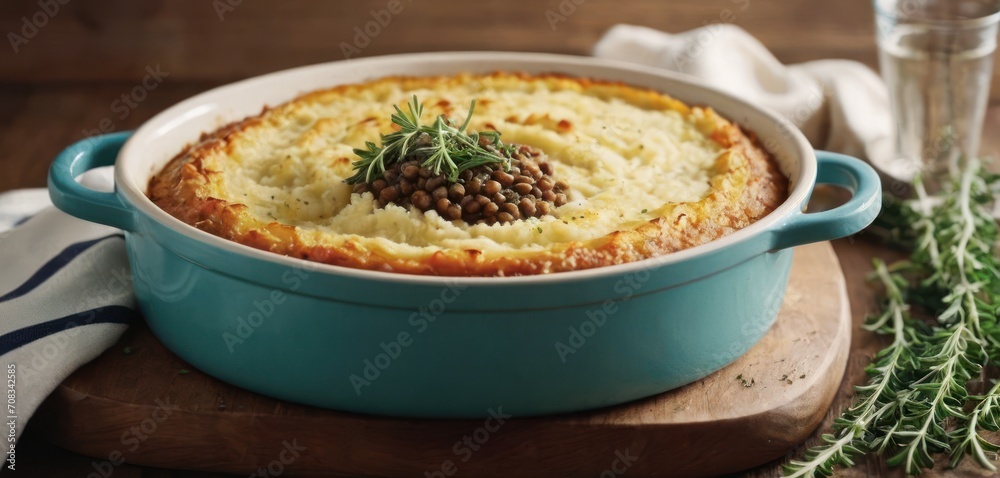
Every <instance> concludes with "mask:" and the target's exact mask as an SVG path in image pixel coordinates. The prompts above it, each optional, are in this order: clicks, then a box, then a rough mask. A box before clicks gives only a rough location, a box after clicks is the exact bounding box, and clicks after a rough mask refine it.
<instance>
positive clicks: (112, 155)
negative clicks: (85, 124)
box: [49, 131, 135, 231]
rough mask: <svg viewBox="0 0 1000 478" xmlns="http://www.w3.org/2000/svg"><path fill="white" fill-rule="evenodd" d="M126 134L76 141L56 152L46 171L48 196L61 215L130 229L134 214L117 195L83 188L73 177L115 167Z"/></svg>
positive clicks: (129, 133) (127, 134)
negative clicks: (93, 170) (62, 212)
mask: <svg viewBox="0 0 1000 478" xmlns="http://www.w3.org/2000/svg"><path fill="white" fill-rule="evenodd" d="M131 135H132V133H131V132H130V131H124V132H120V133H112V134H105V135H100V136H94V137H91V138H86V139H83V140H80V141H77V142H76V143H74V144H73V145H71V146H70V147H68V148H66V149H64V150H63V152H61V153H59V156H57V157H56V160H55V161H54V162H53V163H52V167H50V168H49V197H50V198H52V203H53V204H55V205H56V207H58V208H59V209H61V210H63V211H64V212H66V213H68V214H70V215H73V216H76V217H78V218H80V219H84V220H87V221H91V222H96V223H99V224H106V225H108V226H112V227H117V228H119V229H123V230H126V231H132V230H133V229H134V220H135V219H134V217H135V216H134V214H133V212H132V209H131V208H129V206H128V205H126V204H125V203H124V202H122V200H121V198H120V197H119V196H118V194H117V192H114V193H105V192H98V191H94V190H93V189H87V188H86V187H84V186H83V185H81V184H80V183H78V182H77V181H76V178H77V176H79V175H81V174H83V173H84V172H86V171H88V170H90V169H94V168H97V167H101V166H110V165H112V164H115V160H116V159H117V158H118V151H119V150H121V148H122V145H123V144H124V143H125V140H126V139H128V137H129V136H131Z"/></svg>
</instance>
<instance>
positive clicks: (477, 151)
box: [344, 95, 514, 184]
mask: <svg viewBox="0 0 1000 478" xmlns="http://www.w3.org/2000/svg"><path fill="white" fill-rule="evenodd" d="M393 109H394V110H395V111H396V112H395V113H393V114H392V115H391V116H390V119H391V120H392V122H393V123H394V124H395V125H397V126H399V131H395V132H392V133H389V134H384V135H382V136H381V137H380V142H381V146H379V145H376V144H375V143H373V142H370V141H369V142H366V143H365V148H364V149H355V150H354V154H355V155H357V156H358V160H357V161H354V162H353V163H351V164H352V166H353V167H354V170H355V173H354V175H353V176H351V177H349V178H347V179H345V180H344V182H346V183H348V184H358V183H366V182H367V183H370V182H372V181H374V180H376V179H378V178H379V177H381V175H382V174H383V173H384V172H385V170H386V168H387V167H389V166H391V165H392V164H394V163H397V162H399V161H403V160H404V158H414V159H418V160H419V161H420V164H421V165H422V166H426V167H427V168H429V169H430V170H431V171H433V172H434V174H442V173H444V174H445V175H446V176H447V178H448V180H449V181H450V182H456V181H457V180H458V176H459V174H461V172H462V171H465V170H466V169H469V168H474V167H477V166H482V165H486V164H493V163H500V164H501V166H502V167H503V168H504V170H505V171H506V170H509V169H510V158H511V157H512V156H513V154H514V148H513V146H512V145H506V144H504V143H503V142H502V141H500V133H499V132H497V131H482V132H479V133H467V132H466V129H467V128H468V126H469V122H470V121H471V120H472V115H473V113H475V110H476V101H475V100H472V102H471V103H470V105H469V112H468V114H467V115H466V117H465V121H464V122H463V123H462V125H461V126H460V127H458V128H456V127H454V126H453V125H452V122H451V120H449V119H447V118H445V117H444V116H438V117H437V118H435V119H434V121H433V122H431V123H430V124H421V122H420V118H421V116H422V115H423V111H424V106H423V104H422V103H420V101H419V100H418V99H417V97H416V95H414V96H413V97H412V98H411V99H410V102H409V103H407V105H406V111H403V109H402V108H400V107H399V106H398V105H393ZM481 138H485V139H486V141H485V143H486V145H485V146H484V145H483V141H480V139H481Z"/></svg>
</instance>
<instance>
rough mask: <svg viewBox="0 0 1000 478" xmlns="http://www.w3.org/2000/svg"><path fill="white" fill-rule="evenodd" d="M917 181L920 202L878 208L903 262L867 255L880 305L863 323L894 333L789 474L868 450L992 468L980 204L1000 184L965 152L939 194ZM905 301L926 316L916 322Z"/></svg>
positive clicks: (995, 391) (986, 228)
mask: <svg viewBox="0 0 1000 478" xmlns="http://www.w3.org/2000/svg"><path fill="white" fill-rule="evenodd" d="M914 186H915V190H916V191H917V198H916V199H914V200H909V201H894V202H893V203H892V204H890V206H892V207H889V208H887V209H886V211H887V212H892V213H894V214H895V215H894V216H893V217H891V218H890V220H889V221H887V222H888V223H891V224H892V225H893V226H892V230H891V234H890V235H891V237H892V239H893V241H894V242H896V243H897V244H903V245H907V246H909V247H910V248H911V255H910V258H909V259H907V260H905V261H900V262H898V263H895V264H893V265H891V266H885V265H884V264H882V263H881V262H880V261H876V263H875V276H876V277H878V278H879V280H880V282H881V283H882V284H883V286H884V288H885V294H886V301H885V303H884V306H883V310H882V313H881V314H880V315H879V316H877V317H876V318H875V319H874V320H870V321H869V326H870V328H874V329H875V330H876V332H879V333H883V334H886V333H888V334H892V335H893V341H892V343H891V344H889V346H888V347H886V348H885V349H883V350H882V351H880V352H879V353H878V354H877V355H876V356H875V358H874V363H873V364H872V365H871V366H869V368H868V371H869V375H870V377H871V378H870V379H869V382H868V385H866V386H864V387H857V388H856V401H855V405H853V406H851V407H850V408H849V409H847V410H846V411H844V413H843V414H842V416H841V417H840V418H838V419H837V420H836V421H835V422H834V427H833V428H834V434H833V435H825V436H824V437H823V440H824V442H825V444H823V445H820V446H817V447H813V448H812V449H810V450H808V451H807V452H806V455H805V456H806V460H804V461H792V462H790V463H789V465H787V466H786V467H785V473H786V475H788V476H795V477H813V476H829V475H831V474H832V473H833V471H834V468H835V467H837V466H844V467H849V466H853V464H854V461H853V458H856V457H857V456H859V455H862V454H864V453H867V452H874V453H878V454H880V455H885V456H887V457H888V458H887V460H886V463H887V464H889V465H890V466H902V467H903V468H904V470H905V471H906V472H907V473H909V474H918V473H920V472H921V470H923V469H925V468H930V467H933V466H934V462H935V457H936V455H938V454H943V453H949V454H950V457H951V465H952V466H957V465H958V464H959V463H960V462H961V461H962V459H963V458H964V457H965V456H966V455H972V456H973V457H975V459H976V461H977V462H978V463H979V464H980V465H981V466H983V467H984V468H988V469H990V470H994V469H995V466H994V464H993V463H992V462H991V460H990V457H989V456H988V455H987V453H988V452H996V451H1000V447H998V446H996V445H994V444H992V443H990V442H989V441H987V440H986V439H985V438H984V437H983V434H982V433H983V432H984V431H986V430H990V431H996V430H997V429H998V428H1000V382H998V383H997V384H994V385H993V386H992V387H989V385H988V383H989V382H988V379H989V377H986V376H985V368H984V367H985V366H986V365H987V364H989V363H992V364H994V365H997V364H998V362H1000V327H998V321H997V311H998V307H1000V272H998V271H1000V260H998V259H997V257H996V255H995V254H994V252H993V249H994V246H995V244H996V243H997V239H998V231H997V225H996V222H995V221H994V219H993V218H992V215H991V214H990V211H989V209H988V206H990V204H991V203H992V202H993V194H994V193H995V192H997V191H998V187H1000V180H998V177H997V176H996V175H993V174H990V173H987V172H985V171H983V170H982V168H981V165H980V163H979V162H978V161H976V160H970V161H969V163H968V165H967V166H966V168H964V169H963V170H962V171H961V172H960V175H959V176H958V177H956V178H954V179H953V181H952V183H950V184H949V185H948V186H946V188H945V190H944V192H943V193H942V194H941V196H940V197H939V198H937V200H936V202H932V201H931V200H930V199H929V198H928V196H927V194H926V192H925V191H924V189H923V187H922V184H921V183H920V181H919V179H918V180H917V181H916V182H915V184H914ZM905 225H909V228H906V226H905ZM911 309H916V310H919V311H921V312H922V313H923V314H925V315H927V316H928V317H929V318H928V319H926V320H921V319H917V318H913V317H911V316H910V315H909V311H910V310H911ZM975 378H982V380H983V382H986V383H987V387H989V390H987V391H986V392H985V393H984V394H983V395H973V394H972V393H971V391H970V384H974V383H976V382H978V381H977V380H973V379H975ZM970 402H972V403H970Z"/></svg>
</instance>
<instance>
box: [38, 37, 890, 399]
mask: <svg viewBox="0 0 1000 478" xmlns="http://www.w3.org/2000/svg"><path fill="white" fill-rule="evenodd" d="M496 70H505V71H525V72H528V73H541V72H559V73H565V74H568V75H572V76H580V77H589V78H599V79H603V80H611V81H621V82H625V83H628V84H631V85H635V86H640V87H646V88H652V89H655V90H659V91H663V92H666V93H668V94H670V95H671V96H673V97H675V98H677V99H679V100H681V101H683V102H685V103H687V104H696V105H699V104H701V105H709V106H711V107H713V108H714V109H715V110H716V111H718V112H719V113H720V114H722V115H723V116H724V117H726V118H729V119H731V120H733V121H734V122H737V123H739V124H740V125H741V126H743V127H745V128H747V129H748V130H750V131H753V132H754V133H755V134H756V135H757V137H758V138H760V139H761V141H762V143H763V144H764V145H765V146H766V147H767V148H768V149H769V150H770V152H771V153H772V154H773V155H774V156H775V158H776V159H777V161H778V163H779V165H780V167H781V169H782V172H783V173H784V174H785V175H787V176H788V178H789V180H790V189H789V195H788V198H787V200H786V201H785V202H784V203H783V204H782V205H780V206H779V207H778V208H777V209H776V210H774V211H773V212H772V213H771V214H769V215H768V216H766V217H764V218H762V219H761V220H759V221H757V222H756V223H754V224H752V225H750V226H748V227H746V228H744V229H741V230H739V231H737V232H735V233H733V234H731V235H728V236H726V237H723V238H721V239H718V240H715V241H712V242H710V243H707V244H704V245H701V246H697V247H694V248H690V249H686V250H683V251H680V252H675V253H671V254H667V255H664V256H660V257H656V258H652V259H647V260H643V261H638V262H632V263H628V264H622V265H615V266H608V267H601V268H595V269H589V270H580V271H572V272H561V273H556V274H548V275H535V276H523V277H500V278H473V277H458V278H452V277H433V276H415V275H405V274H396V273H388V272H376V271H366V270H358V269H350V268H344V267H337V266H331V265H325V264H319V263H314V262H308V261H304V260H300V259H295V258H290V257H286V256H281V255H278V254H273V253H270V252H265V251H261V250H257V249H254V248H251V247H248V246H244V245H241V244H238V243H235V242H231V241H227V240H225V239H222V238H219V237H216V236H213V235H210V234H208V233H206V232H203V231H201V230H199V229H197V228H195V227H192V226H189V225H188V224H185V223H183V222H181V221H180V220H178V219H175V218H174V217H172V216H170V215H168V214H167V213H166V212H164V211H163V210H161V209H159V208H158V207H157V206H156V205H154V204H153V203H152V202H151V201H150V200H149V199H148V198H147V197H146V196H145V187H146V185H147V183H148V181H149V178H150V177H151V176H152V175H153V174H154V173H155V172H156V171H158V170H159V169H160V168H162V166H163V165H164V164H165V163H166V162H167V161H169V160H170V159H171V158H172V157H173V156H174V155H175V154H176V153H177V152H178V151H180V150H181V149H182V148H183V147H184V146H185V145H186V144H188V143H191V142H193V141H195V140H197V138H198V137H199V135H200V134H201V133H203V132H206V131H211V130H214V129H216V128H217V127H219V126H220V125H222V124H224V123H226V122H229V121H233V120H237V119H241V118H243V117H246V116H248V115H251V114H255V113H257V112H259V111H260V110H261V108H262V107H264V106H265V105H274V104H278V103H281V102H284V101H287V100H289V99H291V98H292V97H294V96H297V95H298V94H301V93H304V92H308V91H312V90H316V89H319V88H323V87H330V86H334V85H338V84H345V83H356V82H361V81H365V80H369V79H374V78H379V77H385V76H392V75H414V76H422V75H447V74H457V73H462V72H473V73H476V72H491V71H496ZM112 164H113V165H114V167H115V182H116V189H115V191H114V192H113V193H101V192H95V191H91V190H88V189H85V188H83V187H82V186H80V185H79V184H78V183H77V182H76V181H75V179H74V178H75V177H76V176H78V175H80V174H81V173H83V172H84V171H86V170H88V169H91V168H95V167H99V166H106V165H112ZM817 183H826V184H833V185H837V186H842V187H844V188H846V189H848V190H849V191H851V192H852V194H853V196H852V198H851V199H850V200H849V201H848V202H847V203H845V204H843V205H841V206H839V207H837V208H835V209H832V210H828V211H823V212H818V213H811V214H810V213H806V212H804V210H803V209H804V207H805V204H806V202H807V200H808V198H809V196H810V193H811V192H812V190H813V188H814V186H815V185H816V184H817ZM49 190H50V192H51V196H52V199H53V202H54V203H55V204H56V205H57V206H58V207H59V208H60V209H62V210H64V211H66V212H68V213H70V214H72V215H74V216H77V217H80V218H83V219H86V220H90V221H94V222H98V223H102V224H107V225H111V226H114V227H118V228H120V229H122V230H123V231H124V234H125V239H126V244H127V250H128V255H129V261H130V264H131V268H132V272H133V277H134V280H135V282H134V287H135V293H136V297H137V299H138V303H139V305H140V307H141V310H142V313H143V315H144V317H145V318H146V321H147V322H148V324H149V326H150V328H151V329H152V331H153V332H154V333H155V334H156V335H157V337H159V339H160V340H162V341H163V343H164V344H165V345H166V346H167V347H169V348H170V349H171V350H173V351H174V352H175V353H177V354H178V355H179V356H181V357H182V358H184V359H185V360H187V361H188V362H189V363H191V364H192V365H194V366H196V367H198V368H199V369H201V370H203V371H205V372H206V373H209V374H211V375H213V376H215V377H218V378H219V379H222V380H225V381H227V382H230V383H233V384H235V385H238V386H241V387H244V388H247V389H249V390H253V391H256V392H259V393H263V394H266V395H270V396H274V397H278V398H282V399H286V400H291V401H295V402H301V403H306V404H310V405H316V406H321V407H327V408H333V409H338V410H345V411H352V412H362V413H371V414H386V415H398V416H414V417H483V416H488V415H489V414H490V410H491V409H492V410H498V409H500V407H502V409H503V411H504V413H508V414H511V415H516V416H526V415H540V414H549V413H560V412H570V411H577V410H584V409H589V408H596V407H603V406H608V405H613V404H617V403H622V402H626V401H630V400H635V399H638V398H642V397H646V396H649V395H653V394H657V393H661V392H664V391H666V390H670V389H672V388H676V387H679V386H681V385H684V384H686V383H690V382H692V381H694V380H697V379H699V378H701V377H704V376H706V375H708V374H710V373H712V372H714V371H716V370H718V369H720V368H722V367H723V366H725V365H726V364H728V363H730V362H732V361H733V360H735V359H736V358H737V357H739V356H740V355H742V354H744V353H745V352H746V351H747V350H748V349H749V348H750V347H752V346H753V345H754V344H755V343H756V342H757V341H758V340H760V339H761V337H763V335H764V334H765V333H766V332H767V330H768V329H769V327H770V326H771V324H772V323H773V322H774V320H775V318H776V316H777V312H778V309H779V308H780V306H781V302H782V299H783V296H784V291H785V286H786V283H787V280H788V274H789V269H790V266H791V260H792V254H791V250H790V248H792V247H794V246H796V245H800V244H806V243H811V242H817V241H824V240H829V239H834V238H838V237H843V236H846V235H849V234H853V233H855V232H858V231H860V230H861V229H862V228H864V227H865V226H866V225H868V224H869V223H870V222H871V221H872V220H873V219H874V218H875V216H876V214H877V213H878V209H879V205H880V187H879V180H878V177H877V175H876V174H875V172H874V171H873V170H872V169H871V168H870V167H869V166H868V165H866V164H865V163H863V162H861V161H859V160H857V159H853V158H850V157H846V156H843V155H838V154H833V153H827V152H816V151H813V149H812V148H811V147H810V146H809V144H808V142H807V141H806V139H805V138H804V137H803V136H802V134H801V133H800V132H799V131H798V130H796V129H795V128H794V127H793V126H792V125H791V124H790V123H788V122H787V121H785V120H783V119H781V118H779V117H778V116H776V115H775V114H773V113H771V112H768V111H765V110H762V109H760V108H756V107H753V106H751V105H749V104H747V103H745V102H743V101H741V100H740V99H738V98H735V97H732V96H730V95H727V94H724V93H722V92H719V91H716V90H713V89H711V88H707V87H704V86H701V85H697V84H694V83H692V82H691V81H690V80H688V79H685V78H683V77H681V76H678V75H674V74H670V73H668V72H664V71H660V70H655V69H650V68H644V67H639V66H634V65H629V64H622V63H617V62H612V61H606V60H596V59H592V58H583V57H571V56H561V55H548V54H527V53H499V52H493V53H483V52H468V53H428V54H407V55H394V56H385V57H375V58H368V59H362V60H351V61H344V62H334V63H328V64H322V65H315V66H308V67H303V68H297V69H293V70H288V71H283V72H278V73H273V74H269V75H265V76H261V77H257V78H253V79H249V80H245V81H241V82H238V83H234V84H231V85H228V86H223V87H220V88H217V89H214V90H211V91H208V92H206V93H203V94H200V95H198V96H195V97H193V98H190V99H188V100H186V101H184V102H182V103H180V104H178V105H176V106H174V107H172V108H170V109H168V110H166V111H164V112H162V113H160V114H159V115H157V116H156V117H154V118H153V119H151V120H150V121H148V122H147V123H146V124H144V125H143V126H142V127H141V128H139V129H138V130H137V131H136V132H135V133H134V134H133V133H116V134H110V135H106V136H100V137H95V138H91V139H88V140H84V141H81V142H79V143H77V144H74V145H72V146H70V147H69V148H67V149H66V150H65V151H64V152H62V153H61V154H60V155H59V157H58V158H57V159H56V161H55V162H54V163H53V165H52V168H51V171H50V176H49Z"/></svg>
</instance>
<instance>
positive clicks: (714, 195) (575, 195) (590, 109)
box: [149, 73, 786, 275]
mask: <svg viewBox="0 0 1000 478" xmlns="http://www.w3.org/2000/svg"><path fill="white" fill-rule="evenodd" d="M414 94H416V95H417V96H418V97H419V98H420V100H421V101H422V102H423V103H424V105H425V109H426V110H425V112H424V115H425V117H433V116H436V115H439V114H445V115H447V116H449V117H451V118H454V119H455V120H457V121H464V119H465V114H466V113H467V111H466V109H467V107H468V104H469V103H470V101H471V100H472V99H476V100H477V107H476V112H475V115H474V116H473V119H472V122H471V123H470V125H469V129H470V130H485V129H495V130H498V131H500V132H501V134H502V140H503V141H504V142H505V143H516V144H524V145H530V146H533V147H535V148H538V149H541V150H542V151H543V152H544V153H545V154H546V155H547V159H546V160H547V161H548V162H549V163H550V164H551V165H552V166H553V170H554V171H553V174H552V176H553V177H554V178H555V179H558V180H561V181H564V182H565V183H566V184H568V185H569V189H568V194H567V198H568V201H567V203H566V204H564V205H562V206H560V207H558V208H555V209H554V210H553V211H552V213H551V214H550V215H546V216H543V217H540V218H528V219H524V220H517V221H514V222H513V223H509V224H494V225H487V224H472V225H470V224H467V223H465V222H464V221H461V220H455V221H449V220H446V219H444V218H442V217H441V216H439V215H438V214H437V213H436V212H435V211H433V210H431V211H427V212H421V211H419V210H417V209H415V208H404V207H401V206H398V205H395V204H388V205H387V206H386V207H384V208H379V207H376V204H375V201H374V197H373V196H372V194H371V193H363V194H352V186H351V185H349V184H346V183H345V182H344V179H345V178H348V177H350V176H351V175H353V174H354V171H353V169H352V165H351V163H352V162H353V161H355V160H356V159H357V157H356V156H355V155H354V153H353V152H352V151H353V149H354V148H360V147H363V145H364V143H365V141H372V142H375V143H378V138H379V134H380V133H387V132H390V131H391V129H390V128H391V127H393V125H392V124H391V123H390V120H389V115H390V113H392V112H393V108H392V106H393V105H394V104H398V105H401V106H402V105H404V104H405V103H406V102H407V101H408V99H409V98H410V97H411V96H412V95H414ZM785 190H786V181H785V178H784V177H783V176H782V175H781V174H780V173H779V172H778V171H777V169H776V167H775V165H774V163H773V160H772V159H771V158H770V157H769V156H768V155H767V153H766V152H764V151H763V150H762V149H761V148H759V147H758V146H756V145H755V144H754V143H753V141H752V140H751V139H750V138H748V137H747V136H746V135H745V134H743V132H742V131H740V129H739V128H738V127H736V126H734V125H732V124H730V123H729V122H727V121H726V120H724V119H722V118H721V117H719V116H718V115H716V114H715V113H714V112H713V111H712V110H711V109H708V108H691V107H688V106H686V105H684V104H683V103H680V102H678V101H676V100H673V99H672V98H670V97H668V96H666V95H664V94H661V93H657V92H652V91H648V90H642V89H637V88H631V87H628V86H624V85H621V84H616V83H606V82H599V81H591V80H584V79H577V78H568V77H563V76H558V75H543V76H527V75H522V74H507V73H496V74H492V75H483V76H473V75H458V76H453V77H436V78H386V79H381V80H376V81H373V82H369V83H364V84H358V85H346V86H340V87H336V88H333V89H330V90H324V91H319V92H314V93H311V94H308V95H305V96H303V97H300V98H298V99H296V100H294V101H292V102H289V103H286V104H284V105H281V106H278V107H276V108H274V109H270V110H266V111H265V112H264V113H262V114H261V115H259V116H257V117H253V118H249V119H247V120H244V121H242V122H240V123H236V124H233V125H230V126H228V127H226V128H223V129H221V130H219V131H217V132H215V133H213V134H210V135H206V136H205V137H204V138H203V140H202V141H201V142H200V143H199V144H195V145H192V146H191V147H189V148H188V149H187V150H186V151H184V152H183V153H182V154H180V155H179V156H178V157H177V158H175V159H174V160H173V161H172V162H171V163H170V164H168V165H167V167H166V168H164V170H163V171H162V172H161V173H160V174H158V175H157V176H156V177H154V178H153V180H152V181H151V183H150V189H149V195H150V197H151V198H152V199H153V200H154V202H156V203H157V204H158V205H160V207H162V208H164V209H165V210H167V212H169V213H171V214H172V215H174V216H175V217H178V218H180V219H181V220H183V221H185V222H188V223H189V224H192V225H194V226H196V227H199V228H201V229H204V230H207V231H209V232H212V233H214V234H217V235H220V236H223V237H226V238H228V239H232V240H236V241H238V242H242V243H244V244H247V245H251V246H254V247H258V248H263V249H266V250H271V251H274V252H277V253H281V254H287V255H293V256H296V257H303V258H307V259H312V260H318V261H321V262H327V263H332V264H340V265H346V266H350V267H361V268H368V269H377V270H389V271H397V272H408V273H423V274H446V275H517V274H534V273H545V272H556V271H563V270H573V269H579V268H588V267H596V266H600V265H608V264H613V263H620V262H627V261H631V260H637V259H642V258H646V257H651V256H653V255H658V254H662V253H666V252H670V251H673V250H678V249H683V248H685V247H690V246H693V245H697V244H700V243H703V242H707V241H709V240H711V239H714V238H716V237H719V236H721V235H724V234H726V233H728V232H731V231H733V230H737V229H739V228H741V227H745V226H746V225H748V224H750V223H752V222H753V221H755V220H757V219H759V218H760V217H762V216H763V215H765V214H767V213H768V212H770V210H772V209H773V208H774V207H776V206H777V205H778V204H780V202H781V201H783V200H784V197H785Z"/></svg>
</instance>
